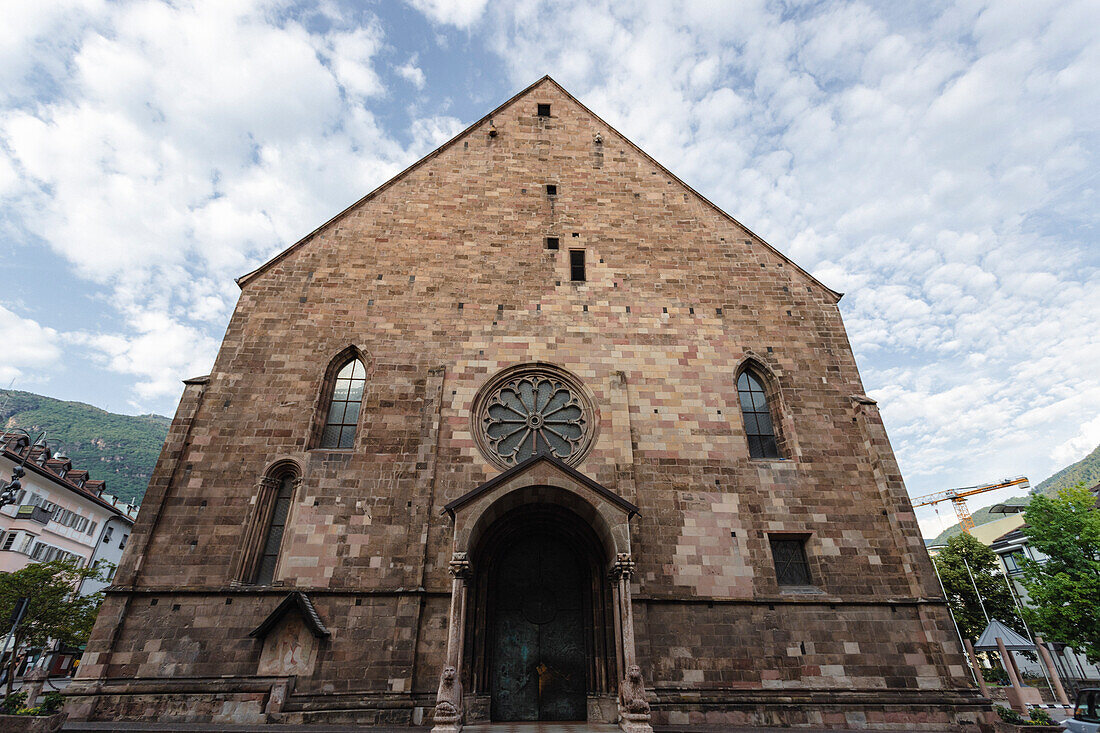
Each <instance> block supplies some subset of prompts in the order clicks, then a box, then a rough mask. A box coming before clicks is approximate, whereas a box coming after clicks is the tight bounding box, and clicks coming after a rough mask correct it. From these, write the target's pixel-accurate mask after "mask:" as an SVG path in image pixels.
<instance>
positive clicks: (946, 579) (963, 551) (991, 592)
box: [932, 533, 1023, 639]
mask: <svg viewBox="0 0 1100 733" xmlns="http://www.w3.org/2000/svg"><path fill="white" fill-rule="evenodd" d="M932 562H934V563H935V564H936V569H937V570H938V571H939V573H940V580H941V581H943V589H944V591H945V592H946V593H947V602H948V603H949V604H950V605H951V613H953V614H954V616H955V623H957V624H958V625H959V630H960V631H961V632H962V633H963V635H964V636H966V637H967V638H970V639H974V638H976V637H977V636H978V635H979V634H981V633H982V631H984V630H985V627H986V620H985V614H983V613H982V604H983V603H984V604H985V611H986V613H987V614H989V618H991V619H994V618H995V619H997V620H999V621H1003V622H1004V623H1006V624H1008V625H1009V626H1011V627H1012V628H1014V629H1016V630H1017V631H1023V624H1021V623H1020V617H1019V615H1018V614H1017V613H1016V604H1015V602H1014V601H1013V600H1012V595H1011V593H1010V591H1009V590H1008V585H1007V584H1006V583H1005V577H1004V575H1003V574H1002V573H1001V571H1000V567H999V566H998V564H997V555H996V554H995V553H994V552H993V550H990V549H989V548H988V547H986V546H985V545H983V544H982V543H981V542H978V541H977V540H976V539H974V538H973V537H971V536H970V535H969V534H966V533H963V534H959V535H955V536H954V537H952V538H951V539H949V540H947V547H945V548H944V549H943V550H942V551H941V552H940V553H939V554H938V555H936V556H935V557H934V558H932ZM967 565H969V566H970V572H967ZM971 574H973V581H971ZM975 584H976V585H977V586H978V591H977V592H975V590H974V586H975ZM978 593H981V602H979V600H978Z"/></svg>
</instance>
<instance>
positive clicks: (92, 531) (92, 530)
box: [84, 522, 99, 537]
mask: <svg viewBox="0 0 1100 733" xmlns="http://www.w3.org/2000/svg"><path fill="white" fill-rule="evenodd" d="M98 526H99V522H91V523H89V524H88V530H87V531H86V532H85V533H84V534H86V535H88V536H89V537H91V536H92V535H94V534H95V528H96V527H98Z"/></svg>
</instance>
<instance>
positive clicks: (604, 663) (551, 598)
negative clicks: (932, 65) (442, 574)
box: [468, 504, 616, 721]
mask: <svg viewBox="0 0 1100 733" xmlns="http://www.w3.org/2000/svg"><path fill="white" fill-rule="evenodd" d="M474 565H475V567H478V568H479V569H480V570H481V572H479V573H477V574H476V576H475V577H476V579H475V581H474V594H473V599H474V602H473V603H472V604H471V607H470V609H469V610H468V613H469V616H468V618H470V619H471V621H472V622H473V623H472V624H471V626H472V630H473V639H472V646H473V648H472V649H471V651H472V654H470V655H469V658H470V659H471V660H475V662H474V664H473V665H472V669H471V672H472V678H473V679H472V680H471V681H472V682H473V684H474V687H475V689H476V690H477V692H478V693H481V694H482V695H485V694H487V695H488V696H489V698H490V704H489V708H490V715H491V717H492V719H493V720H499V721H520V720H527V721H533V720H586V719H588V717H589V713H588V699H589V698H592V699H593V700H594V701H596V700H599V699H601V698H603V699H607V698H608V697H610V696H613V694H614V693H613V692H612V691H613V690H614V689H615V687H616V682H615V661H614V646H613V644H614V628H613V624H612V623H610V619H611V610H612V609H611V598H610V592H609V586H608V584H607V582H606V572H605V570H604V569H605V568H606V567H607V552H606V550H605V549H604V548H603V547H602V545H601V543H600V541H599V539H598V538H597V537H596V536H595V534H594V533H593V532H592V530H591V529H590V528H589V527H588V526H587V525H586V524H585V523H584V522H583V520H581V519H580V517H578V516H577V515H575V514H573V513H572V512H571V511H569V510H568V509H565V508H563V507H560V506H554V505H546V504H530V505H526V506H521V507H517V508H515V509H513V510H512V511H510V512H508V513H507V514H505V515H504V516H502V517H500V518H499V519H497V520H496V521H495V522H494V523H493V526H492V527H491V528H490V529H489V531H488V532H487V533H486V534H485V536H484V537H483V539H482V541H481V542H480V543H479V547H478V549H477V551H476V552H475V555H474Z"/></svg>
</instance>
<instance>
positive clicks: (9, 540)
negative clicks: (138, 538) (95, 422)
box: [0, 433, 137, 593]
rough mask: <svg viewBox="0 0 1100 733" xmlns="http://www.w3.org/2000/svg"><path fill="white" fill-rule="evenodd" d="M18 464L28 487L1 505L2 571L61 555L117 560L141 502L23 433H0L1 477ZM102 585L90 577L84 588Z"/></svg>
mask: <svg viewBox="0 0 1100 733" xmlns="http://www.w3.org/2000/svg"><path fill="white" fill-rule="evenodd" d="M24 461H25V463H24ZM18 465H23V467H24V470H25V471H26V473H25V475H24V476H23V477H22V479H20V481H21V483H22V485H23V488H22V490H21V491H20V492H19V494H18V495H17V497H16V503H15V504H14V505H8V506H5V507H3V508H2V509H0V572H12V571H15V570H19V569H20V568H22V567H24V566H26V565H28V564H30V563H32V562H48V561H50V560H55V559H58V558H76V559H79V560H80V562H81V564H83V565H91V564H93V563H96V562H99V561H105V562H106V563H110V564H111V565H113V566H117V565H118V561H119V558H121V557H122V550H123V548H124V547H125V546H126V540H127V539H128V538H129V535H130V529H131V527H133V524H134V518H135V517H136V516H137V507H136V506H132V505H129V504H126V503H124V502H121V501H119V500H118V499H116V498H115V497H113V496H111V495H109V494H107V493H106V492H105V490H106V488H107V484H106V482H105V481H97V480H93V479H92V478H91V477H90V476H89V475H88V472H87V471H85V470H81V469H75V468H73V466H72V463H71V462H70V461H69V460H68V459H66V458H63V457H55V456H54V455H53V454H52V453H51V451H50V450H49V448H48V447H44V446H30V445H29V441H28V440H27V437H26V436H25V435H22V434H19V433H0V479H2V480H3V481H5V482H7V481H8V480H10V478H11V476H12V469H13V468H14V467H15V466H18ZM113 572H114V571H113V570H108V574H109V575H113ZM103 587H104V584H103V583H85V584H84V585H83V586H82V587H81V589H80V591H81V592H82V593H94V592H95V591H97V590H100V589H101V588H103Z"/></svg>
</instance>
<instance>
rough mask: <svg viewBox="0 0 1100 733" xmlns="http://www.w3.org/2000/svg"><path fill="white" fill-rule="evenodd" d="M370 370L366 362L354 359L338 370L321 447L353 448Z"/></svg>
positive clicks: (322, 433) (322, 434)
mask: <svg viewBox="0 0 1100 733" xmlns="http://www.w3.org/2000/svg"><path fill="white" fill-rule="evenodd" d="M366 384H367V370H366V369H365V368H364V367H363V362H361V361H359V360H358V359H352V360H351V361H349V362H348V363H347V364H345V365H344V366H343V367H341V368H340V371H339V372H337V373H336V383H335V384H334V385H333V388H332V397H331V399H330V400H329V407H328V417H326V418H325V427H324V430H323V431H322V432H321V447H322V448H351V447H352V446H353V445H354V443H355V426H356V425H358V424H359V408H360V406H361V405H362V404H363V390H364V389H365V387H366Z"/></svg>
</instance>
